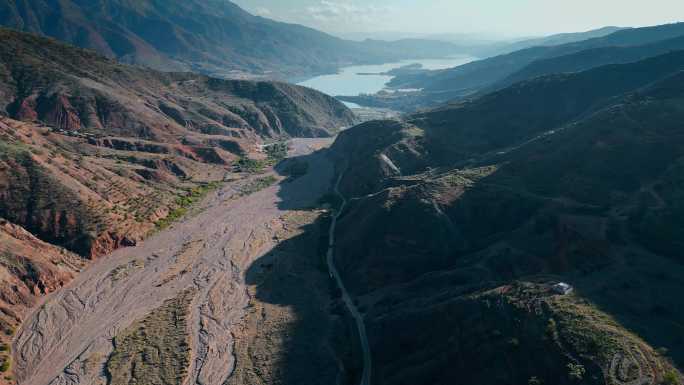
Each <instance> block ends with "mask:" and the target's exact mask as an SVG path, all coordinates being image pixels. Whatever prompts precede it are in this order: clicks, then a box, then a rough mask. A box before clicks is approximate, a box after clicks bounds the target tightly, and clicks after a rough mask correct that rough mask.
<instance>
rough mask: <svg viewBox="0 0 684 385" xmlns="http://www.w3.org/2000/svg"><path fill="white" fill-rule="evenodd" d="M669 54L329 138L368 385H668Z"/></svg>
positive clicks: (676, 310) (675, 252)
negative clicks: (361, 318)
mask: <svg viewBox="0 0 684 385" xmlns="http://www.w3.org/2000/svg"><path fill="white" fill-rule="evenodd" d="M676 55H681V54H680V53H679V54H678V53H672V54H667V55H663V56H661V57H658V58H653V59H648V60H645V61H641V62H639V63H635V64H627V65H612V66H605V67H599V68H597V69H594V70H590V71H586V72H581V73H577V74H572V75H562V76H550V77H546V78H540V79H536V80H533V81H529V82H524V83H521V84H518V85H515V86H513V87H509V88H506V89H504V90H502V91H500V92H497V93H494V94H490V95H486V96H484V97H482V98H479V99H476V100H474V101H471V102H468V103H462V104H459V105H455V106H447V107H444V108H442V109H438V110H435V111H432V112H426V113H422V114H419V115H414V116H412V117H410V118H408V120H407V121H406V122H397V121H387V122H374V123H372V126H371V123H366V124H364V125H360V126H357V127H354V128H352V129H350V130H347V131H345V132H344V133H342V134H341V135H340V136H339V138H338V140H337V142H336V144H335V145H334V147H333V149H332V152H331V155H332V156H333V157H334V158H335V159H336V161H337V170H338V173H339V174H340V175H341V177H342V179H341V183H340V190H341V192H342V193H343V195H345V197H346V199H347V201H348V204H347V206H346V209H345V211H344V212H343V213H342V216H341V217H340V219H339V223H338V233H337V236H336V241H335V245H336V254H335V255H336V263H337V266H338V269H339V270H340V271H341V273H342V275H343V276H344V280H345V282H346V284H347V286H348V289H349V291H351V292H352V295H353V296H354V301H355V303H356V304H357V306H358V307H359V308H360V309H361V311H362V312H363V313H364V314H365V323H366V329H367V331H368V335H369V340H370V344H371V351H372V353H373V364H374V366H373V370H374V373H373V376H374V377H373V383H374V384H390V383H392V384H394V383H407V384H409V383H410V384H434V383H461V382H463V383H478V384H526V383H527V384H551V383H554V384H556V383H558V384H566V383H567V384H571V383H581V384H652V385H658V384H681V383H682V381H683V380H684V379H683V378H682V376H681V373H680V372H679V371H678V370H677V368H676V367H680V368H681V367H682V366H683V365H684V339H682V337H681V336H682V335H684V334H682V329H681V323H682V320H684V313H683V312H682V310H681V306H679V305H678V303H679V298H678V295H677V294H676V293H679V292H681V290H682V289H684V281H682V280H681V279H680V277H681V275H682V274H683V273H684V267H683V265H682V259H681V244H680V243H681V242H680V241H679V239H681V236H682V234H684V227H683V226H684V224H683V223H682V221H681V220H680V218H681V216H682V215H681V214H682V211H681V204H680V203H678V202H679V200H680V198H681V196H682V195H681V194H682V191H684V185H682V178H681V172H682V164H683V163H682V162H683V161H684V128H683V126H682V125H681V122H682V121H683V119H684V72H681V71H682V70H684V63H682V62H681V59H679V62H678V61H677V60H676V59H674V58H675V57H676ZM677 63H678V64H677ZM560 84H562V86H560ZM556 86H558V87H557V88H556ZM542 90H543V91H542ZM505 95H508V96H507V97H505ZM504 97H505V98H504ZM516 99H517V104H516V103H512V102H513V101H514V100H516ZM504 100H506V101H507V102H505V103H504V102H503V101H504ZM495 101H496V102H495ZM504 106H505V107H504ZM490 119H491V121H490ZM509 122H510V123H509ZM357 181H361V183H357ZM558 282H568V283H570V284H571V285H572V286H573V288H574V292H572V293H570V294H561V293H559V292H558V291H556V290H555V289H554V288H553V285H554V284H556V283H558ZM397 331H401V332H397Z"/></svg>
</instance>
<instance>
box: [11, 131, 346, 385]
mask: <svg viewBox="0 0 684 385" xmlns="http://www.w3.org/2000/svg"><path fill="white" fill-rule="evenodd" d="M327 144H329V140H328V141H326V140H295V141H294V142H293V143H292V151H291V154H290V156H292V157H298V158H299V161H306V162H307V163H308V168H307V173H306V174H305V175H303V176H300V177H298V178H296V179H294V180H293V178H289V179H288V178H286V177H285V176H281V175H278V174H277V173H274V174H273V176H274V177H275V178H276V182H275V183H274V184H272V185H271V186H269V187H265V188H263V189H261V190H259V191H255V192H251V191H249V192H250V193H249V194H245V189H247V190H249V186H250V183H252V184H253V183H254V178H258V177H256V176H255V177H253V178H251V179H246V180H240V181H237V182H232V183H230V184H228V185H226V186H224V187H223V188H221V189H219V190H218V191H216V192H215V193H212V194H211V195H210V196H209V197H208V198H207V199H206V200H205V201H204V202H203V203H202V206H201V210H200V211H199V213H197V214H195V215H192V216H189V217H188V218H186V219H184V220H183V221H181V222H178V223H176V224H174V225H172V226H171V227H170V228H168V229H166V230H164V231H162V232H160V233H158V234H156V235H155V236H153V237H152V238H150V239H148V240H147V241H146V242H144V243H143V244H140V245H139V246H137V247H134V248H126V249H121V250H118V251H116V252H114V253H113V254H111V255H109V256H107V257H105V258H103V259H101V260H100V261H98V262H96V263H94V264H93V265H92V266H91V267H90V268H89V269H87V270H86V271H84V272H83V273H82V274H81V275H80V276H79V277H78V278H77V279H76V280H75V281H73V282H72V283H71V284H70V285H68V286H67V287H65V288H64V289H63V290H60V291H58V292H56V293H54V294H52V295H50V296H48V297H47V298H46V300H45V302H44V304H43V305H42V306H40V307H39V308H37V309H35V310H34V311H33V312H32V314H31V315H30V316H29V317H28V318H27V320H26V321H25V322H24V324H23V325H22V327H21V328H20V329H19V330H18V332H17V334H16V337H15V340H14V343H13V354H14V362H15V374H16V378H17V381H18V383H19V384H30V385H67V384H69V385H71V384H133V383H135V384H202V385H222V384H246V383H249V384H261V383H264V384H266V383H268V384H276V383H300V384H302V383H305V384H306V383H310V384H318V383H320V384H331V383H335V382H336V381H338V380H339V379H341V378H342V373H343V367H344V365H343V364H342V361H345V360H347V359H349V357H344V356H343V357H338V355H339V354H336V353H335V352H340V351H343V352H344V351H345V349H344V348H343V346H344V345H345V343H344V342H339V346H335V345H337V344H336V343H335V342H334V341H344V340H347V339H350V338H353V337H351V336H349V335H347V334H346V333H347V331H346V330H347V329H346V328H345V327H344V326H343V325H345V324H346V323H344V322H342V318H341V317H344V315H343V314H342V312H340V311H339V310H336V309H332V308H331V306H333V305H332V304H334V302H332V301H331V300H330V292H331V290H330V289H329V285H330V284H331V283H330V280H329V278H328V273H327V272H326V269H325V261H324V259H323V257H324V251H325V248H324V247H323V248H322V249H321V247H320V246H319V245H320V244H321V242H325V241H326V239H325V236H326V235H325V228H324V226H323V229H322V231H321V229H320V228H321V222H324V221H325V216H326V212H325V210H321V209H316V208H315V207H316V205H317V202H318V199H319V198H320V197H321V196H322V195H323V194H324V193H325V192H326V191H327V190H328V188H329V187H330V183H331V179H332V177H333V168H332V164H331V163H330V162H329V161H328V160H327V159H325V157H324V156H323V155H321V154H311V152H312V151H313V150H314V149H317V148H321V147H323V146H325V145H327ZM261 177H263V176H261ZM261 187H264V186H261ZM324 244H325V243H323V245H324ZM321 250H323V252H321ZM331 310H332V311H331ZM335 314H338V315H335ZM343 355H348V352H346V353H345V354H343Z"/></svg>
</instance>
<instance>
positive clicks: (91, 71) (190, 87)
mask: <svg viewBox="0 0 684 385" xmlns="http://www.w3.org/2000/svg"><path fill="white" fill-rule="evenodd" d="M0 37H1V38H2V41H3V44H2V46H0V54H1V55H0V108H1V109H0V111H3V112H4V113H5V114H7V115H9V116H11V117H13V118H16V119H19V120H28V121H33V120H38V121H41V122H44V123H47V124H49V125H51V126H54V127H57V128H61V129H64V130H68V131H78V130H83V131H88V132H91V133H99V134H108V135H118V136H129V137H138V138H145V139H153V140H162V141H167V142H169V143H179V142H180V139H181V136H183V137H184V139H183V140H184V141H185V142H188V144H194V143H196V144H202V143H206V142H207V141H209V140H215V139H217V138H214V137H211V136H213V135H219V138H218V139H221V137H222V139H224V140H234V141H239V140H243V141H252V142H254V140H255V139H256V138H258V137H272V138H273V137H281V136H288V135H291V136H325V135H328V134H329V132H330V131H333V130H336V129H338V128H340V127H343V126H347V125H349V124H350V123H352V122H353V119H354V118H353V115H352V113H351V112H350V111H349V110H348V109H347V108H346V107H344V106H343V105H342V104H341V103H339V102H337V101H336V100H334V99H333V98H331V97H328V96H326V95H323V94H321V93H319V92H316V91H313V90H310V89H306V88H303V87H297V86H292V85H288V84H283V83H274V82H250V81H228V80H218V79H213V78H209V77H205V76H201V75H195V74H189V73H161V72H155V71H151V70H145V69H140V68H137V67H131V66H126V65H120V64H117V63H115V62H114V61H112V60H109V59H105V58H103V57H101V56H99V55H97V54H95V53H94V52H92V51H86V50H82V49H78V48H74V47H71V46H67V45H64V44H62V43H58V42H56V41H54V40H49V39H45V38H41V37H37V36H34V35H29V34H24V33H18V32H13V31H10V30H0Z"/></svg>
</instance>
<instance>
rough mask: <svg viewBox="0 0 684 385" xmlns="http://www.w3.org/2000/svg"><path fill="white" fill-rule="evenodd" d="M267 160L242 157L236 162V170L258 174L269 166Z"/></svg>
mask: <svg viewBox="0 0 684 385" xmlns="http://www.w3.org/2000/svg"><path fill="white" fill-rule="evenodd" d="M268 165H269V164H268V161H267V160H258V159H252V158H240V159H239V160H238V161H237V162H236V163H235V166H234V167H235V171H236V172H244V173H248V174H258V173H261V172H263V171H264V169H265V168H266V167H268Z"/></svg>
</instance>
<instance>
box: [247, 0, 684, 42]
mask: <svg viewBox="0 0 684 385" xmlns="http://www.w3.org/2000/svg"><path fill="white" fill-rule="evenodd" d="M234 2H235V3H236V4H238V5H239V6H241V7H243V8H244V9H245V10H247V11H249V12H251V13H254V14H257V15H261V16H264V17H268V18H271V19H275V20H279V21H285V22H291V23H297V24H302V25H306V26H309V27H313V28H316V29H320V30H322V31H325V32H328V33H331V34H336V35H341V36H348V35H356V36H359V35H361V36H362V35H363V34H364V33H368V34H370V35H372V34H377V33H404V34H412V35H417V36H420V35H433V34H466V35H474V36H475V37H476V38H505V37H507V38H514V37H524V36H539V35H548V34H555V33H565V32H580V31H588V30H592V29H596V28H601V27H605V26H619V27H640V26H649V25H657V24H666V23H672V22H677V21H680V20H681V16H679V15H684V2H682V1H680V0H653V1H650V2H635V1H628V2H625V1H620V0H602V1H601V2H600V3H599V2H596V1H590V0H576V1H574V2H571V3H570V2H567V3H566V2H563V3H560V2H551V1H548V0H519V1H517V2H516V3H515V4H513V3H512V2H504V1H501V0H480V1H478V2H477V3H476V4H475V3H473V2H469V1H466V0H336V1H333V0H290V1H282V0H234ZM630 3H631V4H630ZM616 10H619V12H616Z"/></svg>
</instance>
